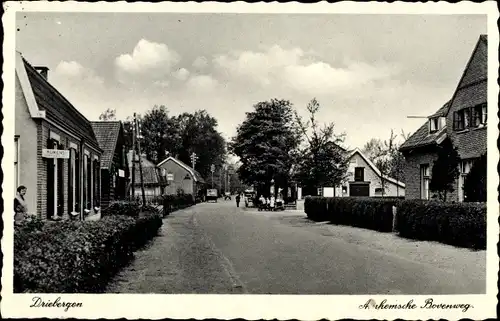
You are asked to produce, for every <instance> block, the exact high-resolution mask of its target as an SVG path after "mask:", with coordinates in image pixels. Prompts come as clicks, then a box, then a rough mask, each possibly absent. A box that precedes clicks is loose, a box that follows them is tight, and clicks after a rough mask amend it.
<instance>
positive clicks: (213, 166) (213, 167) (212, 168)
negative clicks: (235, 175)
mask: <svg viewBox="0 0 500 321" xmlns="http://www.w3.org/2000/svg"><path fill="white" fill-rule="evenodd" d="M210 171H211V172H212V188H214V171H215V165H214V164H212V165H211V166H210Z"/></svg>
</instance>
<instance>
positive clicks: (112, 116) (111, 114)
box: [99, 108, 116, 120]
mask: <svg viewBox="0 0 500 321" xmlns="http://www.w3.org/2000/svg"><path fill="white" fill-rule="evenodd" d="M99 120H116V109H111V108H108V109H106V110H105V111H104V112H102V113H101V115H100V116H99Z"/></svg>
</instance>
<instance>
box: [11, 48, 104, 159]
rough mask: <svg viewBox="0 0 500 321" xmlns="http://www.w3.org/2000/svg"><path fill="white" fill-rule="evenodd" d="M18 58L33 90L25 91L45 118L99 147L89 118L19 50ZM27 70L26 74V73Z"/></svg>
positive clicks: (94, 146) (21, 71)
mask: <svg viewBox="0 0 500 321" xmlns="http://www.w3.org/2000/svg"><path fill="white" fill-rule="evenodd" d="M17 54H18V59H21V60H22V62H23V64H22V65H23V66H19V68H22V67H24V70H20V73H22V74H23V75H26V76H27V78H28V80H29V85H30V87H31V88H25V87H26V86H23V90H24V91H26V90H29V91H31V92H28V93H25V95H27V96H28V97H34V100H35V102H36V105H37V107H38V110H39V111H42V112H45V118H46V119H48V120H50V121H53V122H54V123H56V124H57V125H58V126H60V127H61V128H63V129H65V130H66V131H68V132H70V133H72V134H74V135H75V136H78V137H81V138H83V139H85V142H86V143H87V144H88V145H89V146H92V147H93V148H95V149H96V150H99V151H100V150H101V149H100V148H99V143H98V142H97V139H96V137H95V135H94V131H93V130H92V126H91V125H90V122H89V120H88V119H87V118H86V117H85V116H83V115H82V114H81V113H80V112H79V111H78V110H77V109H76V108H75V107H74V106H73V105H72V104H71V103H70V102H69V101H68V100H67V99H66V98H65V97H64V96H63V95H62V94H61V93H60V92H59V91H58V90H57V89H55V88H54V87H53V86H52V85H51V84H50V83H49V82H48V81H47V80H46V79H45V78H44V77H43V76H42V75H40V73H39V72H38V71H36V70H35V68H33V66H31V65H30V64H29V63H28V62H27V61H26V60H25V59H24V58H23V57H22V55H21V54H20V53H19V52H18V53H17ZM24 72H25V74H24Z"/></svg>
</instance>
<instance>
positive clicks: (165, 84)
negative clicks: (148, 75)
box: [153, 80, 170, 88]
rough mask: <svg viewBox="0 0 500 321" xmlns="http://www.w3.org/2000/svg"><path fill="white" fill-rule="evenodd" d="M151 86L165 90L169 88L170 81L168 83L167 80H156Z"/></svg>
mask: <svg viewBox="0 0 500 321" xmlns="http://www.w3.org/2000/svg"><path fill="white" fill-rule="evenodd" d="M153 85H155V86H156V87H160V88H167V87H169V86H170V81H168V80H156V81H155V82H153Z"/></svg>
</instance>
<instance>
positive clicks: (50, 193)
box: [46, 138, 54, 218]
mask: <svg viewBox="0 0 500 321" xmlns="http://www.w3.org/2000/svg"><path fill="white" fill-rule="evenodd" d="M53 144H54V140H53V139H50V138H49V139H48V141H47V148H49V149H52V147H53V146H54V145H53ZM46 162H47V218H51V217H53V216H54V158H46Z"/></svg>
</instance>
